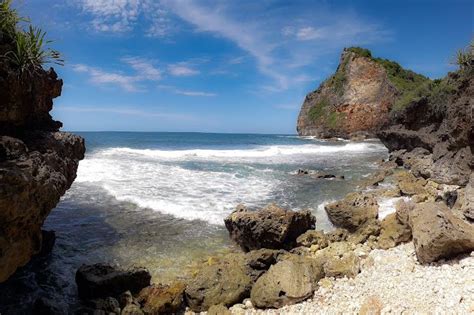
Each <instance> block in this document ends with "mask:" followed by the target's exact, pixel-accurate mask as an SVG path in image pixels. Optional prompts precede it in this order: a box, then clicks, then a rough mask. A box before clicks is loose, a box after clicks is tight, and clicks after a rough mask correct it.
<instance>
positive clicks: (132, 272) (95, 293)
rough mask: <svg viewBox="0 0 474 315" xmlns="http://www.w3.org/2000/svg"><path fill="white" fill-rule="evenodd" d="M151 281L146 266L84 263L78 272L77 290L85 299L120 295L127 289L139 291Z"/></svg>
mask: <svg viewBox="0 0 474 315" xmlns="http://www.w3.org/2000/svg"><path fill="white" fill-rule="evenodd" d="M150 281H151V275H150V273H149V272H148V270H147V269H145V268H131V269H122V268H119V267H114V266H111V265H105V264H95V265H83V266H81V267H80V268H79V269H78V270H77V272H76V284H77V291H78V293H79V296H80V297H81V298H83V299H91V298H101V297H107V296H118V295H119V294H121V293H123V292H125V291H127V290H130V291H132V292H135V293H138V292H140V290H141V289H143V288H145V287H147V286H149V285H150Z"/></svg>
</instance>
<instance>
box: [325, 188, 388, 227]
mask: <svg viewBox="0 0 474 315" xmlns="http://www.w3.org/2000/svg"><path fill="white" fill-rule="evenodd" d="M324 209H325V210H326V213H327V214H328V217H329V220H330V221H331V222H332V223H333V224H334V225H335V226H336V227H341V228H345V229H347V230H349V231H350V232H354V231H356V230H357V229H358V228H360V227H361V226H362V225H363V224H364V223H366V222H367V221H370V220H375V219H376V218H377V216H378V210H379V206H378V204H377V200H375V198H374V197H373V196H372V195H370V194H365V193H360V192H353V193H349V194H348V195H347V196H346V197H345V198H344V199H342V200H339V201H336V202H334V203H330V204H328V205H326V206H325V207H324Z"/></svg>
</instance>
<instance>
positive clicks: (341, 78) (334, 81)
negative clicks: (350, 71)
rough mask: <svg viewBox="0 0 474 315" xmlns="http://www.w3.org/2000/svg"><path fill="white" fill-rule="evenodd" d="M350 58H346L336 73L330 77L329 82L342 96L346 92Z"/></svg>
mask: <svg viewBox="0 0 474 315" xmlns="http://www.w3.org/2000/svg"><path fill="white" fill-rule="evenodd" d="M348 62H349V60H348V59H347V58H346V59H344V61H343V62H342V63H341V65H340V66H339V68H338V69H337V71H336V73H334V75H333V76H332V77H330V78H329V83H330V85H331V86H332V88H333V89H334V91H335V92H336V93H337V95H339V96H342V94H343V93H344V84H345V83H346V67H347V63H348Z"/></svg>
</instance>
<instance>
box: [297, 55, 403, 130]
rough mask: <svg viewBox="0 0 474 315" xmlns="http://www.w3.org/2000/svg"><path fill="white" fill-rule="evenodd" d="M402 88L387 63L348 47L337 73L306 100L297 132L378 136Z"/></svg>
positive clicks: (342, 56) (299, 118)
mask: <svg viewBox="0 0 474 315" xmlns="http://www.w3.org/2000/svg"><path fill="white" fill-rule="evenodd" d="M397 95H398V91H397V89H396V88H395V86H394V85H393V84H392V82H391V81H390V79H389V76H388V74H387V71H386V69H385V68H384V66H383V65H382V64H381V63H379V62H377V61H376V60H374V58H372V57H371V55H370V52H368V51H367V50H362V49H360V48H349V49H345V50H344V51H343V53H342V55H341V58H340V62H339V66H338V68H337V70H336V73H335V74H334V75H333V76H332V77H330V78H329V79H328V80H326V81H324V82H323V83H322V84H321V86H320V87H319V88H318V89H317V90H316V91H314V92H312V93H310V94H308V95H307V96H306V98H305V100H304V103H303V106H302V108H301V111H300V114H299V116H298V124H297V131H298V134H299V135H302V136H316V137H319V138H331V137H343V138H348V137H350V136H351V135H355V134H358V133H359V134H361V133H362V134H368V135H374V134H375V131H376V130H378V129H379V128H380V126H382V125H384V124H385V123H386V121H387V120H388V119H389V112H390V109H391V108H392V106H393V104H394V102H395V100H396V99H397Z"/></svg>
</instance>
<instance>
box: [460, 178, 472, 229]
mask: <svg viewBox="0 0 474 315" xmlns="http://www.w3.org/2000/svg"><path fill="white" fill-rule="evenodd" d="M461 211H462V213H463V214H464V216H465V217H466V218H468V219H469V220H474V173H471V177H470V180H469V183H468V184H467V185H466V189H465V191H464V202H463V204H462V207H461Z"/></svg>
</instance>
